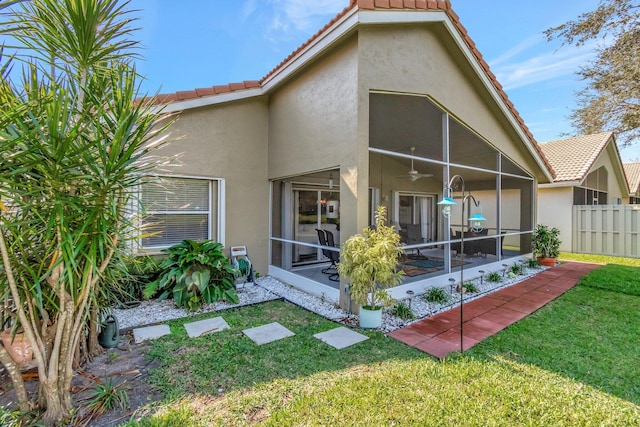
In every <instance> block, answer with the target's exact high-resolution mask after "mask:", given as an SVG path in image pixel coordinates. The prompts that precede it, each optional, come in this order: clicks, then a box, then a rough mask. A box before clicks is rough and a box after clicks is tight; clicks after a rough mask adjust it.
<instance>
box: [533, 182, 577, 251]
mask: <svg viewBox="0 0 640 427" xmlns="http://www.w3.org/2000/svg"><path fill="white" fill-rule="evenodd" d="M572 201H573V188H572V187H551V188H540V189H538V219H537V221H538V224H544V225H547V226H549V227H556V228H558V230H560V240H561V241H562V244H561V245H560V250H561V251H565V252H571V249H572V241H571V236H572V235H573V232H572V230H573V220H572V218H573V203H572Z"/></svg>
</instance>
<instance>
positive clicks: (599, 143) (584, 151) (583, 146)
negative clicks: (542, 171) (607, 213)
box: [539, 132, 613, 182]
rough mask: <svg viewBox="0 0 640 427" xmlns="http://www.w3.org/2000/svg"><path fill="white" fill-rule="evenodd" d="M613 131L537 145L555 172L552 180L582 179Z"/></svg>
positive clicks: (610, 137)
mask: <svg viewBox="0 0 640 427" xmlns="http://www.w3.org/2000/svg"><path fill="white" fill-rule="evenodd" d="M612 138H613V132H602V133H596V134H593V135H583V136H576V137H574V138H568V139H561V140H558V141H550V142H545V143H542V144H540V145H539V147H540V148H541V149H542V152H543V153H544V155H545V156H546V158H547V161H548V162H549V163H550V164H551V167H552V168H553V171H554V172H555V179H554V182H564V181H582V180H583V179H584V178H585V177H586V176H587V173H588V172H589V169H590V168H591V166H592V165H593V163H594V162H595V161H596V159H597V158H598V156H599V155H600V153H602V151H603V150H604V149H605V147H606V146H607V143H608V142H609V141H610V140H611V139H612Z"/></svg>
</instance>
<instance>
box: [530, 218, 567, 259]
mask: <svg viewBox="0 0 640 427" xmlns="http://www.w3.org/2000/svg"><path fill="white" fill-rule="evenodd" d="M559 236H560V230H558V229H557V228H556V227H549V226H546V225H542V224H538V225H536V228H535V229H534V230H533V236H532V239H531V250H532V252H533V255H534V256H536V257H538V258H557V257H558V255H559V254H560V244H561V243H562V242H561V241H560V237H559Z"/></svg>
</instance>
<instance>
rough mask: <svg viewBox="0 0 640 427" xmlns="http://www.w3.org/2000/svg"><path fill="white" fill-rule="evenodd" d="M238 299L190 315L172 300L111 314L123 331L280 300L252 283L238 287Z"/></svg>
mask: <svg viewBox="0 0 640 427" xmlns="http://www.w3.org/2000/svg"><path fill="white" fill-rule="evenodd" d="M238 297H239V298H240V302H239V303H238V304H229V303H228V302H226V301H219V302H216V303H213V304H205V305H203V306H202V308H201V309H200V310H198V311H195V312H192V313H189V312H187V311H186V310H185V309H184V308H178V307H176V305H175V303H174V302H173V300H172V299H167V300H163V301H158V300H157V299H154V300H149V301H143V302H141V303H140V305H139V306H137V307H134V308H128V309H113V314H114V316H115V317H116V318H117V319H118V324H119V326H120V328H121V329H125V328H132V327H137V326H143V325H151V324H154V323H158V322H164V321H166V320H172V319H180V318H182V317H191V316H196V315H198V314H202V313H207V312H211V311H218V310H224V309H227V308H233V307H241V306H243V305H250V304H256V303H260V302H265V301H271V300H274V299H279V298H280V297H279V296H278V295H276V294H274V293H272V292H269V291H268V290H267V289H265V288H263V287H260V286H256V285H254V284H252V283H249V284H246V285H240V286H239V287H238Z"/></svg>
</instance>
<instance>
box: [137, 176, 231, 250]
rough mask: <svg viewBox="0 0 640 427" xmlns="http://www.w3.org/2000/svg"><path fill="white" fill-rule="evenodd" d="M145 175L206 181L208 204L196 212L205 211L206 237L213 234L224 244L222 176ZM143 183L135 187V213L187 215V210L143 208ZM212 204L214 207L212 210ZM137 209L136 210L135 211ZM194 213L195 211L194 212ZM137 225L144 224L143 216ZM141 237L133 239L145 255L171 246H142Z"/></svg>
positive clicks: (223, 191)
mask: <svg viewBox="0 0 640 427" xmlns="http://www.w3.org/2000/svg"><path fill="white" fill-rule="evenodd" d="M145 177H153V178H161V179H172V178H175V179H193V180H199V181H206V182H207V183H208V191H209V206H208V209H207V210H206V211H204V210H203V211H198V212H197V213H199V214H203V213H206V214H207V216H208V218H207V221H208V227H207V229H208V232H207V239H212V238H213V236H214V230H215V236H216V241H218V242H219V243H221V244H222V246H225V237H226V236H225V229H226V216H225V212H226V208H225V204H226V203H225V186H226V181H225V179H224V178H218V177H210V176H201V175H173V174H146V175H145ZM214 183H216V184H217V185H216V188H217V191H214V188H213V184H214ZM143 186H144V184H139V185H138V187H137V198H138V209H136V210H134V212H135V213H138V214H139V213H141V212H142V211H144V216H151V215H189V214H190V213H187V212H179V211H156V210H145V209H144V206H142V193H143ZM214 206H216V209H215V211H214ZM136 211H137V212H136ZM194 213H195V212H194ZM214 215H215V218H217V221H216V223H214ZM138 225H139V226H140V227H142V226H143V225H144V217H143V218H140V219H139V220H138ZM142 241H143V237H142V236H140V235H139V236H137V237H136V239H135V242H136V246H137V252H138V253H140V254H146V255H154V254H161V253H162V250H163V249H166V248H168V247H171V245H154V246H144V245H143V244H142Z"/></svg>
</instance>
